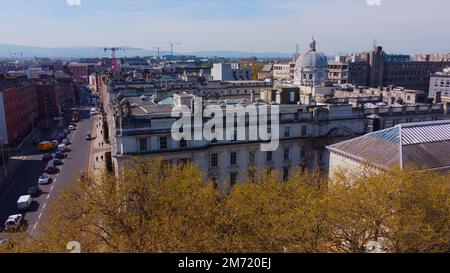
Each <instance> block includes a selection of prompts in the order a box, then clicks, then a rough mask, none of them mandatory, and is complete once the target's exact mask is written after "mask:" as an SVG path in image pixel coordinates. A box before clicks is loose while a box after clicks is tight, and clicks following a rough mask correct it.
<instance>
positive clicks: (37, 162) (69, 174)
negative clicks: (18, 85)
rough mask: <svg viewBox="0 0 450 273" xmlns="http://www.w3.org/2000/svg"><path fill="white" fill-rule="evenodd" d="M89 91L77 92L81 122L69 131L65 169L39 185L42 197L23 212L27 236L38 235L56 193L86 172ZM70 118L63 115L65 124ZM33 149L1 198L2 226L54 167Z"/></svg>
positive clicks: (89, 153)
mask: <svg viewBox="0 0 450 273" xmlns="http://www.w3.org/2000/svg"><path fill="white" fill-rule="evenodd" d="M88 97H89V91H88V90H87V89H85V88H81V90H80V100H81V107H80V108H81V111H80V121H79V122H78V123H77V128H76V130H75V131H71V132H70V134H69V135H68V136H67V139H68V140H69V141H70V143H71V144H70V145H69V149H70V150H71V151H70V152H69V153H67V158H65V159H64V160H63V162H64V165H62V166H59V167H58V168H59V172H58V173H57V174H54V175H50V177H51V178H52V181H51V183H50V184H48V185H40V186H39V188H40V189H41V193H40V194H39V195H38V196H37V197H35V198H33V202H32V204H31V206H30V209H29V210H28V211H27V212H22V214H23V215H24V220H25V223H26V224H27V229H26V232H28V233H29V234H30V235H32V236H36V235H37V230H38V226H39V225H40V224H41V220H42V219H44V218H45V217H47V216H48V213H49V211H50V206H51V205H52V203H53V202H54V201H55V200H56V199H57V197H58V193H59V192H60V191H61V190H62V189H64V188H66V187H67V186H69V185H71V184H73V182H74V181H75V179H76V178H77V177H78V176H79V175H80V173H81V172H87V170H88V164H89V162H90V161H89V160H90V156H91V150H92V143H91V142H90V141H87V140H85V134H86V132H89V131H92V127H93V124H94V118H92V117H91V116H90V113H89V109H90V106H89V101H88ZM70 118H71V117H70V116H69V115H66V118H65V119H66V121H67V122H69V120H70ZM66 128H67V127H66ZM43 154H44V153H43V152H40V151H39V150H38V149H37V145H35V147H34V149H33V148H32V149H31V151H30V152H29V154H27V155H24V158H23V163H22V165H21V166H20V168H19V169H18V171H17V172H16V175H15V176H14V177H13V178H12V184H11V186H10V188H9V189H6V191H5V192H4V194H3V195H2V196H0V208H1V209H0V224H1V225H3V224H4V223H5V221H6V219H7V218H8V216H9V215H13V214H18V213H20V212H19V211H18V210H17V200H18V198H19V197H20V196H21V195H26V193H27V190H28V189H29V188H30V187H33V186H36V185H37V181H38V178H39V176H41V175H42V174H43V173H44V171H45V169H46V168H47V167H48V166H51V165H52V164H53V163H52V162H53V161H52V160H50V161H42V155H43Z"/></svg>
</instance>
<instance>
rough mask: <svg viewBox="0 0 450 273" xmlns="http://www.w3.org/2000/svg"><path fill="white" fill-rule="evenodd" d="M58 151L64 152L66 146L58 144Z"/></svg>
mask: <svg viewBox="0 0 450 273" xmlns="http://www.w3.org/2000/svg"><path fill="white" fill-rule="evenodd" d="M58 151H60V152H64V151H66V144H64V143H61V144H59V145H58Z"/></svg>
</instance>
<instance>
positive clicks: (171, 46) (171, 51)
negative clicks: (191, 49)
mask: <svg viewBox="0 0 450 273" xmlns="http://www.w3.org/2000/svg"><path fill="white" fill-rule="evenodd" d="M169 44H170V56H173V46H174V45H181V43H178V42H169Z"/></svg>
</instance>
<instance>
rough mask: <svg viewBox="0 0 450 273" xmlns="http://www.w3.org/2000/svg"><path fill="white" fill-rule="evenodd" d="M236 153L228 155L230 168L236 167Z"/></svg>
mask: <svg viewBox="0 0 450 273" xmlns="http://www.w3.org/2000/svg"><path fill="white" fill-rule="evenodd" d="M236 156H237V155H236V152H232V153H231V154H230V165H231V166H235V165H236V162H237V158H236Z"/></svg>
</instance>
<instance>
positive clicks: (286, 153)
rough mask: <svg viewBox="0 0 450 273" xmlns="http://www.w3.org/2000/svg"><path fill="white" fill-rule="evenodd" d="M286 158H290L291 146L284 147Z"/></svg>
mask: <svg viewBox="0 0 450 273" xmlns="http://www.w3.org/2000/svg"><path fill="white" fill-rule="evenodd" d="M284 160H289V147H285V148H284Z"/></svg>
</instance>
